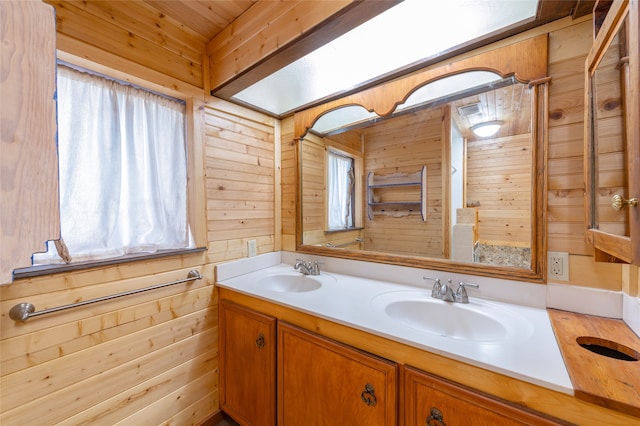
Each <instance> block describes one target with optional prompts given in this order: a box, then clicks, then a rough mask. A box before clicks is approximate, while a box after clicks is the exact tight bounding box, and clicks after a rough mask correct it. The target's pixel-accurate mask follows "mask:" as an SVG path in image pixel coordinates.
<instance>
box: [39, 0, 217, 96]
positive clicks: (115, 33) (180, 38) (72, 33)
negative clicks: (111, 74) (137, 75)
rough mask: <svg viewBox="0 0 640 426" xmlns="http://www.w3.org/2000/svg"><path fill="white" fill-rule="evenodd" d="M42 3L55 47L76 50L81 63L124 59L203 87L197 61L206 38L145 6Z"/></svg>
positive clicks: (64, 1)
mask: <svg viewBox="0 0 640 426" xmlns="http://www.w3.org/2000/svg"><path fill="white" fill-rule="evenodd" d="M44 1H45V2H46V3H49V4H51V5H53V6H54V7H55V8H56V21H57V31H58V37H57V42H58V48H59V49H62V50H65V51H74V50H77V49H82V50H84V51H85V52H86V55H85V57H86V58H87V59H90V60H93V61H95V62H97V63H101V64H103V65H107V66H109V65H114V64H113V63H109V62H110V61H113V60H116V61H117V60H118V58H120V59H125V60H127V61H130V62H133V63H135V64H138V65H142V66H143V67H146V68H149V69H151V70H154V71H157V72H159V73H161V74H163V75H167V76H171V77H173V78H175V79H177V80H180V81H183V82H186V83H189V84H191V85H193V86H196V87H200V88H202V87H203V63H202V62H203V59H202V58H203V54H204V52H205V44H206V42H207V41H208V39H206V38H205V37H203V36H202V35H200V34H198V33H196V32H195V31H193V30H190V29H188V28H187V27H186V26H185V25H182V24H181V23H180V22H178V21H175V20H174V19H172V18H170V17H169V16H168V15H167V14H163V13H159V11H158V10H157V9H155V8H153V7H152V6H151V5H150V4H149V3H147V2H143V1H137V2H128V4H127V8H126V11H124V9H122V8H118V7H117V4H118V2H109V1H103V2H98V1H68V0H44ZM87 47H91V48H93V49H87Z"/></svg>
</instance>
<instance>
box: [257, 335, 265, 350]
mask: <svg viewBox="0 0 640 426" xmlns="http://www.w3.org/2000/svg"><path fill="white" fill-rule="evenodd" d="M256 346H257V347H258V349H262V348H264V334H262V333H260V334H259V335H258V338H257V339H256Z"/></svg>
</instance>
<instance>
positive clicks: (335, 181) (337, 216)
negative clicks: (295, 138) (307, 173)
mask: <svg viewBox="0 0 640 426" xmlns="http://www.w3.org/2000/svg"><path fill="white" fill-rule="evenodd" d="M354 163H355V162H354V159H353V158H351V157H348V156H346V155H344V154H341V153H337V152H334V151H328V155H327V188H328V191H327V223H328V228H329V230H339V229H348V228H353V227H354V223H355V210H354V209H355V191H354V188H355V166H354Z"/></svg>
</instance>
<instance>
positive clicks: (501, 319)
mask: <svg viewBox="0 0 640 426" xmlns="http://www.w3.org/2000/svg"><path fill="white" fill-rule="evenodd" d="M285 257H286V256H285ZM284 261H285V262H287V261H289V262H291V263H292V260H291V259H285V260H284ZM327 263H328V262H327ZM323 266H324V265H321V273H320V275H319V276H315V277H307V278H306V279H307V280H313V281H314V282H317V283H319V284H320V285H319V286H314V287H317V288H314V289H313V290H310V291H289V290H291V288H288V289H287V288H284V287H278V286H277V285H276V284H275V283H276V280H277V279H278V278H282V277H287V276H290V277H292V278H291V280H292V281H291V282H294V281H293V280H295V278H293V277H296V276H301V275H302V274H300V272H298V271H295V270H294V268H293V265H292V264H290V263H281V259H280V256H279V254H278V255H277V256H276V255H275V254H274V255H271V256H258V257H257V258H248V259H241V260H239V261H233V262H229V263H225V264H221V265H218V266H217V271H216V273H217V278H216V280H217V285H218V286H220V287H223V288H228V289H231V290H234V291H237V292H240V293H243V294H247V295H250V296H253V297H257V298H260V299H264V300H267V301H269V302H273V303H276V304H280V305H283V306H286V307H290V308H293V309H296V310H299V311H302V312H305V313H307V314H311V315H314V316H317V317H320V318H323V319H326V320H330V321H333V322H336V323H340V324H342V325H346V326H349V327H352V328H355V329H358V330H361V331H365V332H368V333H371V334H374V335H377V336H381V337H384V338H387V339H390V340H393V341H397V342H400V343H403V344H406V345H410V346H413V347H416V348H419V349H424V350H426V351H429V352H432V353H436V354H439V355H442V356H445V357H448V358H451V359H454V360H458V361H461V362H465V363H467V364H471V365H474V366H477V367H481V368H484V369H486V370H489V371H493V372H496V373H500V374H504V375H506V376H509V377H513V378H516V379H519V380H523V381H526V382H529V383H533V384H536V385H540V386H543V387H546V388H549V389H552V390H556V391H559V392H563V393H566V394H570V395H573V394H574V389H573V386H572V383H571V379H570V377H569V374H568V372H567V368H566V367H565V364H564V361H563V357H562V354H561V352H560V348H559V346H558V342H557V340H556V338H555V335H554V331H553V328H552V325H551V321H550V319H549V315H548V314H547V311H546V309H544V308H539V307H528V306H521V305H518V304H511V303H503V302H494V301H490V300H484V299H479V298H476V297H474V294H473V290H472V289H470V290H469V304H460V303H450V302H443V301H440V300H436V299H432V298H431V286H432V282H431V281H424V282H423V281H422V280H421V279H420V280H413V281H416V285H408V284H406V283H404V284H403V283H396V282H394V281H395V280H393V281H392V280H383V279H372V278H368V277H360V276H352V275H346V274H342V273H337V272H332V270H331V268H329V267H328V266H330V265H327V268H326V269H327V270H326V271H325V270H322V269H323V268H322V267H323ZM382 275H384V274H382ZM269 277H271V278H269ZM383 278H384V277H383ZM405 281H406V279H405ZM296 282H297V281H296ZM453 282H454V283H457V280H456V281H453ZM454 285H455V284H454ZM481 286H482V284H481ZM298 290H299V289H298ZM406 301H411V302H412V303H424V305H419V306H424V307H435V308H437V310H438V311H439V312H441V316H446V318H437V317H433V318H434V319H435V320H436V322H442V323H443V324H449V323H451V324H454V325H456V324H455V322H456V321H458V319H457V318H458V317H465V316H468V317H469V318H470V319H471V320H472V322H474V321H475V320H476V319H477V320H479V321H478V323H479V324H478V327H480V329H478V330H474V329H473V328H474V327H476V326H475V325H474V324H467V325H465V326H463V327H462V328H457V329H456V328H455V327H454V328H453V329H452V330H453V331H452V334H449V333H447V332H446V331H445V332H438V330H426V329H425V328H423V327H421V326H420V323H419V322H416V321H415V318H411V313H412V312H419V310H416V309H415V307H413V306H411V304H410V303H408V304H407V303H405V304H403V303H397V302H406ZM394 304H395V306H394V307H391V306H392V305H394ZM394 308H395V309H394ZM449 310H450V311H451V315H448V314H449ZM403 311H406V312H403ZM461 314H462V315H461ZM480 323H483V324H484V327H483V325H482V324H480ZM469 327H470V328H471V330H470V331H469V330H467V328H469ZM483 330H484V331H483ZM487 330H489V331H487ZM491 330H493V331H491ZM443 334H445V335H443ZM447 334H448V335H447ZM452 336H453V337H452Z"/></svg>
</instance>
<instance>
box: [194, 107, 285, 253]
mask: <svg viewBox="0 0 640 426" xmlns="http://www.w3.org/2000/svg"><path fill="white" fill-rule="evenodd" d="M204 131H205V166H206V193H207V195H206V198H207V223H208V226H207V228H208V230H209V231H208V241H209V261H210V262H221V261H225V260H231V259H237V258H240V257H246V256H247V241H248V240H250V239H254V240H256V243H257V248H258V250H257V252H258V253H259V254H260V253H267V252H271V251H274V250H280V247H279V243H277V241H276V240H279V239H278V238H277V235H276V234H277V233H279V232H280V229H278V230H277V231H276V228H278V226H277V220H276V215H275V211H276V193H277V192H278V191H277V188H276V184H275V178H274V173H275V172H276V170H277V169H278V168H279V165H276V164H275V161H276V153H277V152H278V151H279V145H280V141H279V138H278V141H277V143H274V140H275V135H276V134H278V135H279V123H278V122H277V120H275V119H273V118H270V117H268V116H266V115H264V114H260V113H254V112H252V111H250V110H248V109H246V108H242V107H238V106H235V105H233V104H231V103H229V102H226V101H222V100H219V99H216V98H209V99H208V101H207V104H206V108H205V129H204Z"/></svg>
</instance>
